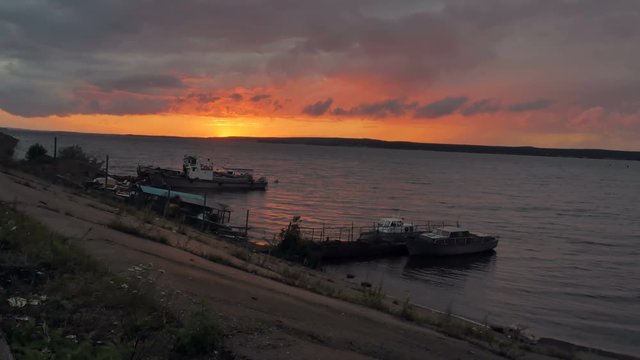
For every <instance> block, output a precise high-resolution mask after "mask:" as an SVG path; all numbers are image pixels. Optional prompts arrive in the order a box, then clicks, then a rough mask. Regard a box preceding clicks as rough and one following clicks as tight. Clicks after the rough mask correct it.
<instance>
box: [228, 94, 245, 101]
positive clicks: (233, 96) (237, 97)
mask: <svg viewBox="0 0 640 360" xmlns="http://www.w3.org/2000/svg"><path fill="white" fill-rule="evenodd" d="M229 97H230V98H231V100H233V101H242V99H243V96H242V94H238V93H233V94H231V95H229Z"/></svg>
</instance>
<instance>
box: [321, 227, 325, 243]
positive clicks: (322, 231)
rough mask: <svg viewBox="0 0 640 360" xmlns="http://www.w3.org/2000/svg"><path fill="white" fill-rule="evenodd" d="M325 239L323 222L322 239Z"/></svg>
mask: <svg viewBox="0 0 640 360" xmlns="http://www.w3.org/2000/svg"><path fill="white" fill-rule="evenodd" d="M324 240H325V238H324V224H322V241H324Z"/></svg>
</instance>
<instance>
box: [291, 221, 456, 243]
mask: <svg viewBox="0 0 640 360" xmlns="http://www.w3.org/2000/svg"><path fill="white" fill-rule="evenodd" d="M442 226H452V224H450V223H447V222H445V221H425V222H421V223H415V222H414V223H412V228H413V231H407V232H427V231H432V230H433V229H435V228H438V227H442ZM376 230H378V231H381V232H386V233H401V232H405V231H404V228H403V227H400V228H398V229H397V231H389V229H383V230H382V229H379V227H378V224H375V223H374V224H371V225H366V226H362V225H354V224H353V223H351V224H345V225H337V226H335V225H334V226H316V227H308V226H303V227H300V233H301V234H302V237H303V238H304V239H307V240H311V241H356V240H358V239H359V238H360V236H361V235H363V234H366V233H369V232H372V231H376Z"/></svg>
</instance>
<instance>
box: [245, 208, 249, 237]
mask: <svg viewBox="0 0 640 360" xmlns="http://www.w3.org/2000/svg"><path fill="white" fill-rule="evenodd" d="M248 233H249V209H247V217H246V218H245V220H244V236H247V234H248Z"/></svg>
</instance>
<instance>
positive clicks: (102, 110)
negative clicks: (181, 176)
mask: <svg viewBox="0 0 640 360" xmlns="http://www.w3.org/2000/svg"><path fill="white" fill-rule="evenodd" d="M0 126H4V127H17V128H28V129H44V130H68V131H81V132H101V133H130V134H158V135H176V136H201V137H209V136H287V137H288V136H322V137H327V136H330V137H355V138H376V139H384V140H407V141H418V142H438V143H463V144H487V145H533V146H549V147H599V148H610V149H624V150H640V141H639V140H638V139H639V138H640V1H638V0H607V1H604V0H564V1H561V0H557V1H554V0H504V1H500V0H482V1H478V0H466V1H465V0H407V1H382V0H366V1H365V0H321V1H320V0H314V1H306V0H282V1H280V0H221V1H214V0H211V1H207V0H180V1H175V0H109V1H70V0H69V1H66V0H48V1H47V0H4V1H2V2H0Z"/></svg>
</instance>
